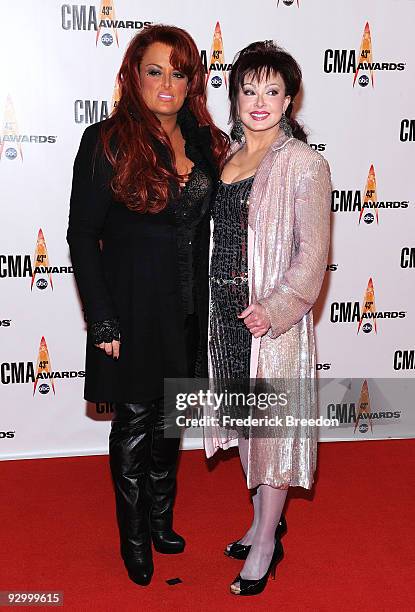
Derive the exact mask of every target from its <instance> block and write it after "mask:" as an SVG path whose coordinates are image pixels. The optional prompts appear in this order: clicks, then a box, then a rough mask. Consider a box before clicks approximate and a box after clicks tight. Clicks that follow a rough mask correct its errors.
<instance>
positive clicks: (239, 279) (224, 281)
mask: <svg viewBox="0 0 415 612" xmlns="http://www.w3.org/2000/svg"><path fill="white" fill-rule="evenodd" d="M210 280H211V281H212V283H216V284H218V285H237V286H238V285H242V284H243V283H247V282H248V275H246V276H234V278H216V277H215V276H211V277H210Z"/></svg>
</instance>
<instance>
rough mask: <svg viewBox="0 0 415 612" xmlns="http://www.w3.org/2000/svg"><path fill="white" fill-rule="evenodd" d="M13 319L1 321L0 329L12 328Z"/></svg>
mask: <svg viewBox="0 0 415 612" xmlns="http://www.w3.org/2000/svg"><path fill="white" fill-rule="evenodd" d="M11 321H12V320H11V319H3V321H2V320H1V319H0V327H10V323H11Z"/></svg>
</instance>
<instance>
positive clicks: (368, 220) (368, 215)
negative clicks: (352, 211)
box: [363, 212, 375, 223]
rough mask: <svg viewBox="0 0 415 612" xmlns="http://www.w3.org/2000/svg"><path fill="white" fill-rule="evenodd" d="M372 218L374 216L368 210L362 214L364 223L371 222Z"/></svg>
mask: <svg viewBox="0 0 415 612" xmlns="http://www.w3.org/2000/svg"><path fill="white" fill-rule="evenodd" d="M374 219H375V217H374V216H373V214H372V213H371V212H368V213H366V214H365V215H364V216H363V220H364V222H365V223H373V221H374Z"/></svg>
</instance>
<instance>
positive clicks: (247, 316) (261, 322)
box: [238, 304, 271, 338]
mask: <svg viewBox="0 0 415 612" xmlns="http://www.w3.org/2000/svg"><path fill="white" fill-rule="evenodd" d="M238 319H244V323H245V325H246V326H247V328H248V329H249V331H250V332H251V334H252V335H253V336H254V338H260V337H261V336H264V335H265V334H266V333H267V331H268V330H269V328H270V327H271V321H270V318H269V316H268V315H267V312H266V310H265V308H264V307H263V306H262V305H261V304H250V305H249V306H248V308H245V310H244V311H243V312H241V314H239V315H238Z"/></svg>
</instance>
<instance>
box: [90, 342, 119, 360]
mask: <svg viewBox="0 0 415 612" xmlns="http://www.w3.org/2000/svg"><path fill="white" fill-rule="evenodd" d="M95 346H96V347H97V348H100V349H102V350H103V351H105V352H106V354H107V355H108V356H109V357H111V356H112V357H113V358H114V359H118V357H119V356H120V341H119V340H113V341H112V342H101V344H96V345H95Z"/></svg>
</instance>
